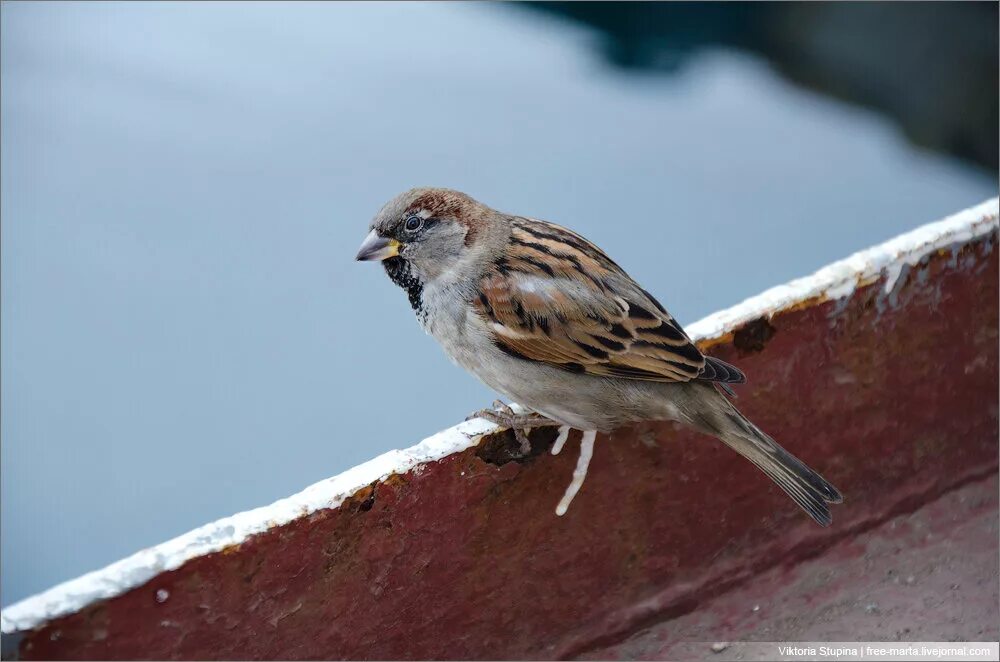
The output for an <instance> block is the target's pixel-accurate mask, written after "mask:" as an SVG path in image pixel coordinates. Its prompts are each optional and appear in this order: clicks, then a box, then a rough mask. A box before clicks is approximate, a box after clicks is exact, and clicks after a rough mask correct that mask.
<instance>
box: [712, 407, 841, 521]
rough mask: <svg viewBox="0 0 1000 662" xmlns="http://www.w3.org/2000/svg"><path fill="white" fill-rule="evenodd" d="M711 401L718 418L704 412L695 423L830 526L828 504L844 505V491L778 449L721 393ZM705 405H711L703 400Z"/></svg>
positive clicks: (817, 519) (809, 512)
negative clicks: (749, 462) (841, 491)
mask: <svg viewBox="0 0 1000 662" xmlns="http://www.w3.org/2000/svg"><path fill="white" fill-rule="evenodd" d="M702 393H706V394H708V393H709V391H708V390H703V391H702ZM703 397H706V396H703ZM707 397H709V398H711V399H712V401H713V402H712V404H713V405H714V406H712V407H711V408H710V409H709V410H708V411H712V412H713V413H714V414H715V415H712V416H706V415H705V414H706V413H708V412H707V411H706V410H705V409H702V410H701V411H700V412H699V415H698V416H697V418H696V420H695V421H694V422H695V423H696V425H697V427H700V428H702V429H705V431H706V432H709V433H710V434H713V435H714V436H716V437H718V438H719V439H720V440H721V441H722V442H723V443H724V444H726V445H727V446H729V447H730V448H732V449H733V450H734V451H736V452H737V453H739V454H740V455H742V456H743V457H745V458H746V459H748V460H750V461H751V462H753V464H754V465H755V466H756V467H757V468H758V469H760V470H761V471H763V472H764V473H765V474H766V475H767V476H768V478H770V479H771V480H773V481H774V482H775V483H776V484H777V485H778V487H780V488H781V489H782V490H784V491H785V493H786V494H787V495H788V496H789V497H791V498H792V500H793V501H794V502H795V503H796V504H798V505H799V507H800V508H802V510H804V511H806V513H808V514H809V516H810V517H812V518H813V519H814V520H816V522H817V523H819V524H820V525H822V526H829V525H830V523H831V522H832V521H833V520H832V517H831V516H830V508H829V506H827V504H830V503H840V502H842V501H843V500H844V497H843V496H842V495H841V494H840V491H839V490H837V488H836V487H834V486H833V485H831V484H830V483H829V482H828V481H827V480H826V479H825V478H823V477H822V476H820V475H819V474H818V473H816V472H815V471H813V470H812V469H810V468H809V467H807V466H806V465H805V463H803V462H802V461H801V460H800V459H798V458H797V457H795V456H794V455H792V454H791V453H789V452H788V451H786V450H785V449H784V448H782V447H781V446H780V445H778V442H776V441H775V440H774V439H772V438H771V437H769V436H768V435H767V434H765V433H764V432H763V431H762V430H761V429H760V428H758V427H757V426H756V425H754V424H753V423H752V422H750V420H749V419H747V418H746V417H745V416H744V415H743V414H741V413H740V412H739V410H737V409H736V407H735V406H733V404H732V403H731V402H729V401H728V400H726V399H725V397H724V396H722V395H721V394H720V393H718V392H717V391H715V390H714V389H712V390H711V391H710V395H707ZM702 404H707V403H705V401H704V400H702Z"/></svg>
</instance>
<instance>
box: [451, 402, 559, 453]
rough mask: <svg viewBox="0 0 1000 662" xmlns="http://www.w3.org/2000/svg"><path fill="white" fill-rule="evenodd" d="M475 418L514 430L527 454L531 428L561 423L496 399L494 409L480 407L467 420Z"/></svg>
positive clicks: (522, 451)
mask: <svg viewBox="0 0 1000 662" xmlns="http://www.w3.org/2000/svg"><path fill="white" fill-rule="evenodd" d="M473 418H485V419H486V420H487V421H489V422H491V423H495V424H497V425H499V426H500V427H502V428H508V429H510V430H513V431H514V438H515V439H517V441H518V443H519V444H520V445H521V453H522V454H523V455H527V454H528V453H530V452H531V442H530V441H528V437H527V432H528V430H530V429H531V428H545V427H552V426H555V425H559V423H557V422H556V421H553V420H552V419H550V418H546V417H545V416H542V415H541V414H536V413H534V412H532V413H530V414H517V413H515V412H514V410H513V409H511V408H510V407H509V406H508V405H506V404H504V403H503V402H500V401H499V400H495V401H494V402H493V409H480V410H479V411H476V412H473V413H471V414H469V416H468V417H467V418H466V419H465V420H467V421H468V420H470V419H473Z"/></svg>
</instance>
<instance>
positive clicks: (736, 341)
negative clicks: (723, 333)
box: [733, 317, 777, 354]
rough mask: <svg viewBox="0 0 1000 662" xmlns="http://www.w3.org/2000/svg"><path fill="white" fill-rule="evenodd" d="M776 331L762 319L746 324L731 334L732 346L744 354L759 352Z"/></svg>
mask: <svg viewBox="0 0 1000 662" xmlns="http://www.w3.org/2000/svg"><path fill="white" fill-rule="evenodd" d="M776 331H777V329H775V328H774V326H772V325H771V323H770V322H769V321H767V320H766V319H765V318H763V317H758V318H757V319H755V320H754V321H752V322H747V323H746V324H744V325H743V326H742V327H740V328H739V329H738V330H737V331H736V333H734V334H733V345H735V346H736V349H738V350H740V351H741V352H743V353H745V354H751V353H754V352H760V351H762V350H763V349H764V346H765V345H767V342H768V341H769V340H770V339H771V338H772V337H774V334H775V332H776Z"/></svg>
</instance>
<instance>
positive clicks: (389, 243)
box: [354, 230, 399, 262]
mask: <svg viewBox="0 0 1000 662" xmlns="http://www.w3.org/2000/svg"><path fill="white" fill-rule="evenodd" d="M397 255H399V242H398V241H396V240H395V239H386V238H385V237H380V236H379V235H378V233H377V232H375V230H372V231H371V232H369V233H368V236H367V237H365V240H364V241H363V242H361V248H359V249H358V254H357V256H356V257H355V258H354V259H355V260H357V261H359V262H368V261H371V260H380V261H381V260H388V259H389V258H390V257H396V256H397Z"/></svg>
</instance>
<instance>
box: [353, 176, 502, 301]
mask: <svg viewBox="0 0 1000 662" xmlns="http://www.w3.org/2000/svg"><path fill="white" fill-rule="evenodd" d="M496 216H498V215H497V214H496V212H494V211H493V210H492V209H490V208H489V207H487V206H485V205H483V204H481V203H479V202H477V201H475V200H473V199H472V198H470V197H469V196H467V195H465V194H464V193H460V192H459V191H452V190H450V189H443V188H415V189H411V190H409V191H406V192H405V193H401V194H399V195H397V196H396V197H395V198H393V199H392V200H390V201H389V202H388V203H386V204H385V206H384V207H382V209H381V210H380V211H379V213H378V214H376V216H375V219H374V220H373V221H372V223H371V231H370V232H369V233H368V236H367V237H365V240H364V242H363V243H362V244H361V248H360V249H359V250H358V254H357V257H356V259H357V260H359V261H373V260H379V261H381V262H382V263H383V265H384V266H385V270H386V272H387V273H388V274H389V277H390V278H392V279H393V281H394V282H396V284H398V285H401V286H403V287H407V288H409V287H410V284H409V282H407V283H404V282H401V280H403V279H406V280H407V281H412V280H414V279H415V280H416V281H417V282H418V283H419V284H421V285H422V284H426V283H428V282H432V281H435V280H440V279H448V280H455V281H458V280H461V279H463V278H471V277H473V276H474V275H475V272H476V271H477V270H478V269H479V268H480V266H479V263H480V262H481V260H480V259H479V258H480V256H481V254H482V252H483V251H482V249H483V246H484V244H485V243H488V242H484V239H486V236H487V235H490V234H495V232H492V231H491V230H492V229H493V228H494V227H495V225H496V223H495V222H494V217H496Z"/></svg>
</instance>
